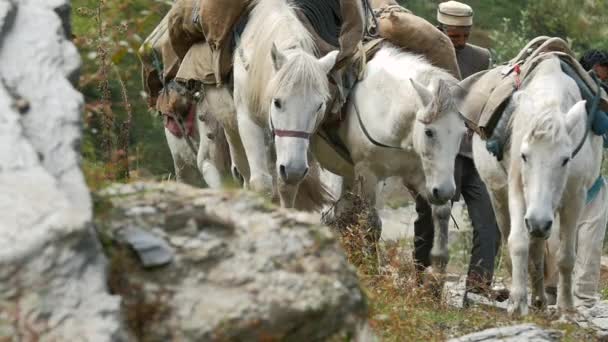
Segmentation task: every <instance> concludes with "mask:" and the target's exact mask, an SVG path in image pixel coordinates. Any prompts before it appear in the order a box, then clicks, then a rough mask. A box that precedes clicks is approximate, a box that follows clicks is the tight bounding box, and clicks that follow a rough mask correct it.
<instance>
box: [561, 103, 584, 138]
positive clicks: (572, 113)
mask: <svg viewBox="0 0 608 342" xmlns="http://www.w3.org/2000/svg"><path fill="white" fill-rule="evenodd" d="M586 104H587V101H585V100H582V101H579V102H577V103H576V104H575V105H574V106H572V108H570V110H569V111H568V114H566V128H567V129H568V134H572V132H573V131H574V129H575V128H576V126H578V125H579V124H581V123H582V124H584V123H585V122H587V108H586V107H585V106H586Z"/></svg>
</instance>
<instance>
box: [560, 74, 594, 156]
mask: <svg viewBox="0 0 608 342" xmlns="http://www.w3.org/2000/svg"><path fill="white" fill-rule="evenodd" d="M561 66H562V70H563V71H564V73H565V74H566V75H568V76H570V77H571V78H572V79H573V80H574V81H575V82H576V84H577V86H578V88H579V89H580V92H581V94H582V95H583V98H585V99H587V101H588V100H589V98H591V105H587V113H588V115H587V122H586V127H585V134H584V135H583V138H582V139H581V141H580V142H579V143H578V145H577V146H576V148H575V149H574V151H573V152H572V156H571V158H572V159H574V157H575V156H576V155H577V154H578V153H579V152H580V151H581V149H582V148H583V145H585V142H586V141H587V137H588V136H589V132H590V131H591V129H592V125H593V122H594V120H595V116H596V115H597V112H598V111H599V106H600V100H601V96H602V92H601V83H600V80H599V79H598V78H597V76H596V75H594V74H592V75H591V77H592V78H593V80H594V81H595V83H596V85H597V89H599V90H600V91H598V92H597V94H595V95H593V94H592V93H591V89H589V87H588V86H587V84H585V83H584V82H583V81H582V80H581V79H580V78H579V77H576V72H575V71H574V70H573V69H572V67H571V66H570V65H568V64H567V63H564V62H561Z"/></svg>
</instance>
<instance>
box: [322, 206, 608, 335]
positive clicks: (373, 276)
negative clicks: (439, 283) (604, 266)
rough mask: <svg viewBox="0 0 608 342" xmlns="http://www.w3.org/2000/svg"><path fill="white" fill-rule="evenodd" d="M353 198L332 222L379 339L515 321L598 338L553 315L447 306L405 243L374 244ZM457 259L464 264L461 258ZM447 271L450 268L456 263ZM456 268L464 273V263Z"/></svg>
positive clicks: (367, 212)
mask: <svg viewBox="0 0 608 342" xmlns="http://www.w3.org/2000/svg"><path fill="white" fill-rule="evenodd" d="M352 200H353V201H354V203H355V204H356V206H355V209H354V210H353V211H350V212H343V213H342V214H341V215H340V216H339V217H337V218H335V219H334V220H333V221H332V222H330V226H331V227H332V228H333V229H334V230H336V231H337V232H338V233H339V234H340V240H341V243H342V245H343V247H344V248H345V250H346V252H347V255H348V257H349V260H350V261H351V262H352V263H353V264H354V265H355V266H356V267H357V270H358V276H359V279H360V280H361V283H362V286H363V288H364V291H365V293H366V295H367V297H368V299H369V305H370V325H371V327H372V328H373V330H374V331H375V333H376V334H377V336H378V337H379V338H380V339H381V340H382V341H445V340H446V339H449V338H452V337H458V336H462V335H465V334H468V333H472V332H476V331H480V330H484V329H489V328H494V327H498V326H508V325H514V324H519V323H535V324H537V325H539V326H541V327H545V328H548V329H557V330H560V331H562V332H563V333H564V339H563V340H564V341H595V340H596V337H595V333H594V332H592V331H589V330H585V329H582V328H579V327H578V326H576V325H573V324H556V323H554V321H555V319H556V316H555V314H551V313H533V314H531V315H529V316H528V317H526V318H524V319H513V318H511V317H509V316H508V315H507V314H506V312H504V311H501V310H499V309H491V308H487V307H476V306H473V307H471V308H468V309H458V308H454V307H451V306H449V305H448V304H447V300H446V298H441V299H436V297H435V296H434V295H433V293H432V292H431V291H430V290H429V289H428V288H426V287H420V286H418V281H417V279H416V272H415V267H414V262H413V259H412V256H411V247H410V246H409V245H408V243H407V242H405V241H402V242H399V243H397V242H378V243H373V239H370V223H369V222H368V221H366V218H367V217H373V214H372V211H371V209H370V208H369V206H366V203H365V201H362V200H360V199H357V198H356V196H354V198H352ZM348 215H350V216H348ZM372 235H373V234H372ZM370 244H371V245H370ZM370 247H374V248H370ZM371 251H374V252H371ZM453 252H454V251H452V253H453ZM458 264H460V265H462V266H463V267H466V263H465V262H461V263H458ZM455 267H458V266H455ZM451 270H452V271H454V270H455V269H454V267H452V268H451ZM460 273H461V274H463V273H464V269H463V268H461V269H460ZM603 279H607V280H608V277H605V278H603Z"/></svg>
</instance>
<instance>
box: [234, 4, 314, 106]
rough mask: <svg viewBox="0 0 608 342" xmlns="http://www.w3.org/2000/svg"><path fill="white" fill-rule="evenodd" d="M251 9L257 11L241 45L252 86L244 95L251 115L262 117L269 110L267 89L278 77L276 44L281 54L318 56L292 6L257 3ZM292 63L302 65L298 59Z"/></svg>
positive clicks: (251, 16)
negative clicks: (289, 51)
mask: <svg viewBox="0 0 608 342" xmlns="http://www.w3.org/2000/svg"><path fill="white" fill-rule="evenodd" d="M252 6H254V7H253V9H252V11H251V15H250V17H249V22H248V24H247V27H246V28H245V32H243V37H242V41H241V45H242V46H243V47H244V48H245V49H247V52H248V60H247V61H246V64H248V65H249V70H248V74H249V76H248V80H249V81H248V83H249V84H248V85H247V88H246V90H245V95H246V97H247V99H248V103H249V105H250V109H251V110H252V112H253V113H255V114H257V115H262V114H263V113H265V110H266V109H267V108H266V101H265V100H266V94H268V91H267V87H268V85H269V83H270V81H271V78H272V76H273V74H274V73H275V71H274V69H273V65H272V59H271V50H272V46H273V44H275V45H276V46H277V48H278V50H279V51H281V52H284V51H285V50H287V49H292V48H295V49H301V50H303V51H305V52H307V53H310V54H311V55H314V54H315V52H316V47H315V44H314V41H313V39H312V37H311V35H310V33H309V32H308V30H307V29H306V27H305V26H304V25H303V24H302V23H301V22H300V20H299V19H298V17H297V15H296V13H295V9H294V7H293V5H292V4H291V2H289V1H286V0H257V1H255V2H254V3H253V4H252ZM290 55H291V54H290ZM294 57H295V56H294ZM290 59H291V58H290ZM293 62H299V59H298V60H295V61H293ZM288 63H290V62H288ZM285 78H289V77H287V76H286V77H285Z"/></svg>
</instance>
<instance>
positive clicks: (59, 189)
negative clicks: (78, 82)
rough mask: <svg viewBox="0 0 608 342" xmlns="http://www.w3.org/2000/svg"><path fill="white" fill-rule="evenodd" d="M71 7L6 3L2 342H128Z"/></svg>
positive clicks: (0, 129)
mask: <svg viewBox="0 0 608 342" xmlns="http://www.w3.org/2000/svg"><path fill="white" fill-rule="evenodd" d="M68 6H69V1H67V0H6V1H3V2H2V3H0V44H1V46H0V75H2V81H1V82H0V217H1V218H2V219H1V222H0V340H3V341H4V340H19V341H38V340H40V341H77V340H87V341H121V340H126V339H127V335H125V330H124V329H123V328H122V323H121V322H122V320H121V315H120V299H119V297H116V296H112V295H110V294H109V292H108V290H107V285H106V284H107V279H106V272H105V269H106V265H107V262H106V259H105V257H104V256H103V254H102V253H101V246H100V244H99V242H98V241H97V239H96V236H95V234H94V231H93V229H92V225H91V223H92V210H91V200H90V195H89V191H88V189H87V187H86V184H85V182H84V177H83V175H82V172H81V171H80V168H79V158H80V157H79V154H78V151H77V150H76V147H77V145H78V141H79V139H80V138H81V132H80V121H81V111H82V104H83V98H82V95H81V94H80V93H78V91H77V90H76V89H74V87H73V86H72V84H71V83H70V81H69V80H68V78H70V77H73V76H74V75H77V74H78V70H79V67H80V58H79V55H78V52H77V51H76V48H75V47H74V45H73V44H72V43H71V42H70V41H68V40H66V34H67V33H68V32H66V28H69V22H63V21H62V18H63V19H65V18H68V17H69V15H66V8H69V7H68Z"/></svg>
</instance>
